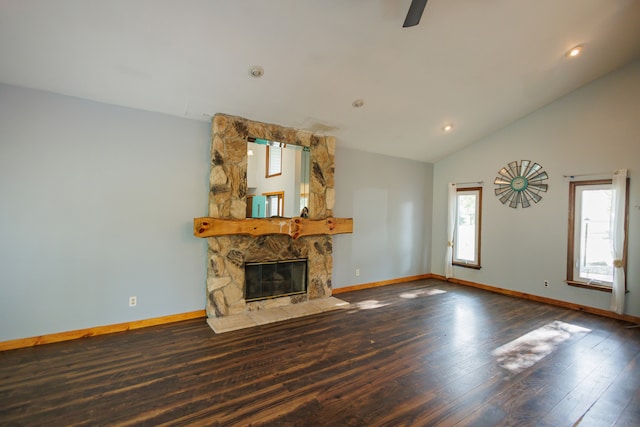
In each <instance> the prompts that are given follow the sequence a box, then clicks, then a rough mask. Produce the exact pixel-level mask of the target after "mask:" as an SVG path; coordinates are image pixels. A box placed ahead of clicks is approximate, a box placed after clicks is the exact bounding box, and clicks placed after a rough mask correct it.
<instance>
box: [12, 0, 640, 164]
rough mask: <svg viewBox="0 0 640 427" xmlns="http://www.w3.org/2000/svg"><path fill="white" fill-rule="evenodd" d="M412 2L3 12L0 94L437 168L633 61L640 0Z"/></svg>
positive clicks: (21, 4) (192, 0)
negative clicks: (321, 144)
mask: <svg viewBox="0 0 640 427" xmlns="http://www.w3.org/2000/svg"><path fill="white" fill-rule="evenodd" d="M410 3H411V1H410V0H349V1H345V0H322V1H318V0H269V1H265V0H235V1H231V0H182V1H179V0H104V1H87V0H0V82H3V83H7V84H11V85H17V86H24V87H29V88H35V89H43V90H47V91H51V92H55V93H60V94H65V95H71V96H76V97H80V98H86V99H91V100H95V101H100V102H105V103H110V104H115V105H121V106H126V107H133V108H138V109H143V110H149V111H155V112H162V113H167V114H171V115H176V116H181V117H187V118H190V119H196V120H202V121H209V120H210V118H211V116H212V115H213V114H215V113H217V112H222V113H227V114H233V115H239V116H243V117H246V118H249V119H252V120H257V121H263V122H270V123H277V124H280V125H284V126H292V127H297V128H302V129H309V130H313V131H316V132H321V133H325V134H329V135H334V136H336V137H337V139H338V143H339V144H340V145H341V146H345V147H350V148H354V149H360V150H365V151H370V152H376V153H381V154H387V155H391V156H396V157H404V158H410V159H416V160H421V161H427V162H434V161H437V160H439V159H441V158H443V157H445V156H447V155H449V154H451V153H453V152H455V151H457V150H460V149H462V148H463V147H465V146H467V145H469V144H471V143H473V142H474V141H477V140H478V139H479V138H482V137H483V136H485V135H488V134H490V133H491V132H494V131H496V130H498V129H500V128H501V127H504V126H506V125H508V124H509V123H511V122H513V121H514V120H517V119H518V118H521V117H523V116H525V115H526V114H528V113H530V112H532V111H534V110H536V109H538V108H540V107H542V106H544V105H546V104H548V103H550V102H552V101H554V100H555V99H557V98H559V97H561V96H563V95H565V94H567V93H569V92H571V91H573V90H575V89H577V88H579V87H580V86H582V85H585V84H587V83H589V82H591V81H592V80H594V79H596V78H598V77H600V76H602V75H604V74H606V73H608V72H611V71H613V70H615V69H617V68H619V67H621V66H623V65H625V64H627V63H629V62H631V61H633V60H635V59H638V58H640V0H429V2H428V3H427V6H426V9H425V11H424V15H423V17H422V20H421V22H420V24H419V25H418V26H415V27H412V28H402V24H403V21H404V19H405V16H406V13H407V10H408V8H409V4H410ZM576 45H581V46H583V52H582V54H581V55H580V56H578V57H575V58H569V57H567V56H566V52H567V51H568V50H569V49H570V48H572V47H574V46H576ZM253 65H259V66H261V67H262V68H263V69H264V75H263V76H262V77H260V78H255V77H251V76H250V75H249V69H250V67H251V66H253ZM356 100H362V101H363V105H362V106H361V107H359V108H356V107H354V106H353V103H354V101H356ZM448 123H450V124H453V128H452V130H450V131H448V132H445V131H443V126H444V125H445V124H448ZM178 143H179V142H178Z"/></svg>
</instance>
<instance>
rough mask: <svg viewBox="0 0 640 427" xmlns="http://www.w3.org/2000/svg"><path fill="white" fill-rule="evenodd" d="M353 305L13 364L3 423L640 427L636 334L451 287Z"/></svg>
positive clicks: (355, 298)
mask: <svg viewBox="0 0 640 427" xmlns="http://www.w3.org/2000/svg"><path fill="white" fill-rule="evenodd" d="M441 291H442V292H441ZM338 297H339V298H341V299H343V300H345V301H348V302H350V303H352V308H350V309H348V310H342V311H336V312H329V313H324V314H320V315H316V316H310V317H306V318H300V319H294V320H291V321H286V322H281V323H276V324H271V325H266V326H262V327H256V328H252V329H246V330H241V331H236V332H230V333H226V334H222V335H215V334H214V333H213V332H212V331H211V330H210V329H209V327H208V326H207V325H206V323H205V322H204V320H201V319H199V320H193V321H186V322H180V323H175V324H171V325H163V326H157V327H152V328H146V329H141V330H135V331H129V332H124V333H119V334H112V335H105V336H99V337H94V338H88V339H82V340H76V341H69V342H63V343H57V344H49V345H45V346H39V347H34V348H26V349H19V350H12V351H6V352H3V353H0V425H23V426H33V425H47V426H58V425H60V426H62V425H64V426H67V425H86V426H94V425H122V426H125V425H150V426H151V425H152V426H159V425H206V426H227V425H270V426H431V425H448V426H449V425H450V426H453V425H456V426H507V425H508V426H554V427H555V426H574V425H580V426H610V425H615V426H639V425H640V329H628V328H625V326H628V325H627V324H626V323H624V322H620V321H616V320H612V319H607V318H601V317H597V316H593V315H589V314H585V313H580V312H577V311H572V310H567V309H563V308H559V307H554V306H549V305H545V304H540V303H536V302H531V301H526V300H520V299H516V298H512V297H508V296H504V295H498V294H493V293H489V292H486V291H482V290H478V289H474V288H468V287H464V286H459V285H454V284H450V283H446V282H442V281H438V280H422V281H416V282H410V283H406V284H400V285H392V286H387V287H381V288H374V289H366V290H361V291H356V292H349V293H343V294H340V295H338ZM556 321H560V322H564V323H562V325H565V326H566V324H569V325H573V327H576V326H577V327H580V328H584V329H577V330H576V331H573V332H571V331H569V332H567V331H562V330H561V331H558V330H555V332H554V331H551V332H553V334H551V335H549V334H548V333H549V330H548V329H544V328H543V327H544V326H545V325H549V324H552V323H553V322H556ZM540 328H543V329H540ZM545 330H546V331H547V332H545V333H547V335H545V333H541V332H538V334H537V335H532V334H531V333H532V332H533V331H543V332H544V331H545ZM554 334H555V335H554ZM518 338H520V340H519V341H516V343H519V345H518V346H515V344H514V346H515V347H514V348H513V349H512V350H511V351H510V352H509V353H508V355H507V357H506V359H505V358H502V359H501V358H499V357H498V355H496V354H495V352H496V350H497V349H499V348H501V347H502V346H504V345H505V344H507V343H510V342H513V341H514V340H517V339H518ZM529 365H530V366H529Z"/></svg>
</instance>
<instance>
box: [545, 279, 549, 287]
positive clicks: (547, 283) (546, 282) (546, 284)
mask: <svg viewBox="0 0 640 427" xmlns="http://www.w3.org/2000/svg"><path fill="white" fill-rule="evenodd" d="M544 287H545V288H548V287H549V281H548V280H545V281H544Z"/></svg>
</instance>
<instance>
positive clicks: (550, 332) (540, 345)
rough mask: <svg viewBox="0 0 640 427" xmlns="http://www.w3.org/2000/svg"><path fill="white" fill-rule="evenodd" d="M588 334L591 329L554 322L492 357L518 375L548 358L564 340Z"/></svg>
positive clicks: (502, 349)
mask: <svg viewBox="0 0 640 427" xmlns="http://www.w3.org/2000/svg"><path fill="white" fill-rule="evenodd" d="M589 332H591V329H587V328H583V327H580V326H576V325H572V324H570V323H565V322H561V321H559V320H556V321H553V322H551V323H549V324H546V325H544V326H542V327H540V328H538V329H536V330H534V331H531V332H529V333H527V334H525V335H523V336H521V337H519V338H516V339H515V340H513V341H511V342H509V343H507V344H505V345H503V346H501V347H498V348H496V349H495V350H494V351H493V352H492V355H493V356H495V357H496V359H497V361H498V364H499V365H500V366H501V367H502V368H504V369H506V370H508V371H510V372H512V373H518V372H522V371H523V370H525V369H527V368H529V367H531V366H533V365H534V364H535V363H537V362H539V361H540V360H542V359H543V358H544V357H546V356H548V355H549V354H550V353H551V352H552V351H554V350H555V349H556V348H557V347H558V346H559V345H560V344H562V343H563V342H565V341H566V340H568V339H570V338H572V337H574V336H578V335H583V334H586V333H589Z"/></svg>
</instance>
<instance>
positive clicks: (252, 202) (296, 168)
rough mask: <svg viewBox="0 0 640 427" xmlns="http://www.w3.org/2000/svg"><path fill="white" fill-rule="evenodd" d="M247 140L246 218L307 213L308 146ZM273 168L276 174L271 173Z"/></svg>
mask: <svg viewBox="0 0 640 427" xmlns="http://www.w3.org/2000/svg"><path fill="white" fill-rule="evenodd" d="M247 140H248V142H247V218H270V217H278V216H280V217H288V218H291V217H296V216H306V213H307V212H308V206H309V170H310V167H309V166H310V162H311V153H310V150H309V147H303V146H300V145H292V144H284V143H281V142H277V141H267V140H266V139H259V138H251V137H249V138H248V139H247ZM274 161H278V162H279V164H274ZM276 169H277V170H278V171H279V173H277V174H274V173H273V172H274V170H276Z"/></svg>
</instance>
